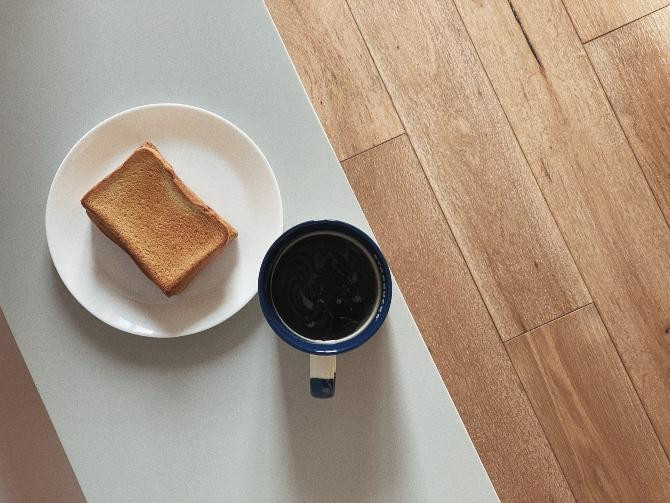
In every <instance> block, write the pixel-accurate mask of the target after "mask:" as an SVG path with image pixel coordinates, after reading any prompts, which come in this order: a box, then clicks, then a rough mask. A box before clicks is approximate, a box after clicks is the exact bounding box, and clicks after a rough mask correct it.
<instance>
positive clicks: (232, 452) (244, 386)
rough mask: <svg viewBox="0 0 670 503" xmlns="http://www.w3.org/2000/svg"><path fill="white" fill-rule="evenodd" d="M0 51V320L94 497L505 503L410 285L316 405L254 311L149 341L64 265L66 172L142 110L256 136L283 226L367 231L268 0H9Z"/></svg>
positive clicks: (295, 363)
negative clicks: (52, 210)
mask: <svg viewBox="0 0 670 503" xmlns="http://www.w3.org/2000/svg"><path fill="white" fill-rule="evenodd" d="M0 47H1V48H2V49H0V163H1V164H0V233H1V239H0V274H1V279H0V306H1V307H2V309H3V311H4V312H5V315H6V317H7V320H8V322H9V325H10V327H11V329H12V332H13V334H14V336H15V338H16V340H17V342H18V344H19V347H20V349H21V351H22V353H23V356H24V358H25V360H26V362H27V364H28V367H29V369H30V372H31V373H32V376H33V379H34V380H35V383H36V385H37V387H38V389H39V392H40V395H41V397H42V399H43V400H44V403H45V405H46V407H47V410H48V412H49V415H50V417H51V419H52V421H53V423H54V426H55V428H56V431H57V432H58V435H59V437H60V439H61V441H62V443H63V446H64V448H65V451H66V453H67V455H68V457H69V459H70V462H71V464H72V466H73V468H74V471H75V473H76V474H77V477H78V479H79V482H80V484H81V487H82V489H83V491H84V494H85V495H86V497H87V498H88V499H89V501H92V502H106V501H109V502H125V501H129V502H130V501H138V502H139V501H143V502H149V501H157V502H158V501H170V502H182V501H183V502H187V501H196V502H200V501H254V502H256V501H258V502H265V501H267V502H275V501H279V502H283V501H286V502H292V501H305V502H329V501H337V502H339V501H343V502H345V501H346V502H358V501H379V502H390V501H401V502H433V501H434V502H445V501H457V502H465V501H477V502H479V501H494V500H496V499H497V497H496V495H495V492H494V490H493V487H492V485H491V483H490V481H489V479H488V477H487V475H486V472H485V471H484V468H483V466H482V464H481V462H480V460H479V458H478V456H477V453H476V451H475V449H474V448H473V446H472V443H471V441H470V438H469V437H468V434H467V433H466V430H465V428H464V427H463V424H462V422H461V419H460V417H459V416H458V413H457V411H456V409H455V407H454V404H453V403H452V401H451V399H450V397H449V395H448V393H447V391H446V389H445V387H444V385H443V383H442V380H441V379H440V376H439V375H438V372H437V370H436V369H435V366H434V364H433V362H432V360H431V358H430V355H429V353H428V351H427V350H426V347H425V345H424V343H423V341H422V339H421V336H420V334H419V333H418V331H417V329H416V326H415V325H414V322H413V320H412V318H411V316H410V314H409V312H408V310H407V307H406V305H405V302H404V300H403V299H402V296H401V295H400V293H399V291H398V290H397V289H396V290H395V293H394V299H393V305H392V309H391V313H390V316H389V318H388V321H387V322H386V324H385V327H384V329H383V330H382V331H381V333H379V334H378V335H377V336H375V338H373V339H372V340H371V341H370V342H369V343H368V344H366V345H365V346H363V347H362V348H360V349H359V350H357V351H354V352H352V353H350V354H346V355H344V356H342V357H341V358H340V359H339V361H338V385H337V386H338V389H337V395H336V397H335V398H334V399H332V400H327V401H319V400H315V399H312V398H310V397H309V394H308V390H307V380H306V379H307V370H308V359H307V356H306V355H304V354H302V353H299V352H298V351H295V350H293V349H291V348H289V347H288V346H287V345H286V344H284V343H283V342H281V341H280V340H279V339H278V338H277V337H275V336H274V335H273V333H272V332H271V331H270V329H269V328H268V327H267V326H266V325H265V323H264V321H263V318H262V316H261V313H260V309H259V306H258V302H257V300H256V299H253V300H252V301H251V302H250V303H249V304H248V305H247V306H246V307H245V308H244V309H243V310H242V311H241V312H240V313H238V314H237V315H236V316H234V317H233V318H232V319H230V320H229V321H228V322H226V323H224V324H222V325H220V326H218V327H215V328H213V329H211V330H209V331H207V332H204V333H201V334H198V335H194V336H188V337H185V338H180V339H173V340H152V339H147V338H142V337H137V336H131V335H126V334H124V333H121V332H119V331H116V330H114V329H112V328H110V327H108V326H106V325H104V324H103V323H101V322H99V321H98V320H97V319H95V318H94V317H93V316H91V315H90V314H89V313H88V312H86V311H85V310H84V309H83V308H81V307H80V306H79V304H78V303H77V302H76V301H75V300H74V298H73V297H72V296H71V295H70V294H69V293H68V291H67V290H66V289H65V287H64V286H63V284H62V283H61V281H60V279H59V277H58V275H57V273H56V271H55V269H54V267H53V266H52V263H51V258H50V257H49V252H48V250H47V246H46V238H45V230H44V210H45V203H46V198H47V193H48V190H49V185H50V183H51V178H52V176H53V174H54V173H55V171H56V169H57V168H58V165H59V164H60V161H61V160H62V159H63V157H64V156H65V154H66V153H67V151H68V150H69V148H70V147H71V146H72V145H73V144H74V143H75V142H76V141H77V140H78V139H79V138H80V137H81V136H82V135H83V134H84V133H85V132H86V131H87V130H88V129H90V128H91V127H93V126H94V125H95V124H97V123H98V122H99V121H101V120H103V119H105V118H106V117H109V116H110V115H113V114H114V113H116V112H119V111H121V110H124V109H127V108H130V107H133V106H136V105H141V104H146V103H156V102H178V103H187V104H191V105H196V106H199V107H203V108H206V109H209V110H212V111H213V112H216V113H218V114H220V115H222V116H224V117H226V118H228V119H229V120H231V121H232V122H234V123H235V124H237V125H238V126H240V127H241V128H242V129H243V130H244V131H246V132H247V133H248V134H249V135H250V136H251V137H252V138H253V139H254V140H255V141H256V143H257V144H258V145H259V146H260V148H261V149H262V150H263V152H264V153H265V155H266V156H267V158H268V160H269V162H270V164H271V165H272V167H273V169H274V171H275V173H276V175H277V179H278V181H279V185H280V189H281V192H282V196H283V202H284V211H285V214H284V219H285V225H286V226H290V225H293V224H296V223H298V222H301V221H303V220H308V219H312V218H319V217H331V218H339V219H342V220H346V221H349V222H351V223H353V224H355V225H358V226H360V227H362V228H364V229H366V230H369V227H368V225H367V223H366V221H365V218H364V216H363V214H362V212H361V210H360V208H359V206H358V203H357V202H356V199H355V197H354V195H353V193H352V191H351V189H350V187H349V185H348V183H347V180H346V178H345V176H344V174H343V173H342V171H341V168H340V166H339V163H338V162H337V159H336V157H335V156H334V154H333V152H332V149H331V148H330V145H329V143H328V140H327V139H326V137H325V135H324V133H323V130H322V128H321V127H320V125H319V122H318V119H317V117H316V116H315V114H314V111H313V109H312V107H311V105H310V104H309V101H308V99H307V97H306V95H305V93H304V91H303V89H302V86H301V84H300V82H299V80H298V77H297V75H296V73H295V71H294V69H293V67H292V65H291V62H290V60H289V58H288V56H287V54H286V51H285V49H284V47H283V45H282V43H281V40H280V38H279V36H278V34H277V32H276V30H275V28H274V26H273V24H272V21H271V19H270V17H269V15H268V13H267V11H266V9H265V6H264V5H263V3H262V2H261V1H259V0H256V1H244V0H240V1H235V2H226V1H221V0H218V1H203V2H191V1H189V2H179V1H169V2H168V1H164V2H148V1H137V0H134V1H127V0H126V1H111V0H110V1H107V2H101V1H95V2H93V1H81V2H75V1H69V2H55V1H45V2H42V1H31V2H26V1H7V0H4V1H2V2H0ZM437 294H438V295H439V292H437ZM35 476H36V477H39V474H35Z"/></svg>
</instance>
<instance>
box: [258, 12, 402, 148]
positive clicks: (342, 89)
mask: <svg viewBox="0 0 670 503" xmlns="http://www.w3.org/2000/svg"><path fill="white" fill-rule="evenodd" d="M266 5H267V7H268V9H269V11H270V13H271V14H272V18H273V20H274V22H275V24H276V25H277V28H278V29H279V32H280V34H281V37H282V40H283V41H284V44H285V45H286V48H287V49H288V51H289V53H290V55H291V58H292V59H293V62H294V64H295V66H296V69H297V70H298V73H299V74H300V78H301V80H302V83H303V85H304V86H305V88H306V90H307V93H308V94H309V97H310V99H311V101H312V104H313V105H314V108H315V110H316V112H317V114H318V115H319V119H320V120H321V123H322V124H323V127H324V129H325V130H326V133H327V134H328V137H329V138H330V142H331V144H332V145H333V148H334V149H335V152H336V154H337V156H338V158H339V159H340V160H342V159H346V158H347V157H351V156H352V155H354V154H357V153H359V152H362V151H363V150H366V149H368V148H370V147H373V146H375V145H379V144H380V143H382V142H384V141H386V140H388V139H390V138H393V137H395V136H398V135H399V134H401V133H402V132H403V128H402V125H401V123H400V120H399V119H398V115H397V114H396V111H395V109H394V107H393V103H392V102H391V100H390V98H389V96H388V93H387V92H386V89H385V88H384V85H383V83H382V81H381V79H380V78H379V74H378V73H377V70H376V68H375V67H374V63H373V62H372V59H371V58H370V54H369V53H368V50H367V48H366V47H365V44H364V42H363V40H362V39H361V35H360V33H359V32H358V29H357V28H356V24H355V22H354V20H353V18H352V16H351V12H350V11H349V8H348V7H347V4H346V2H345V0H332V1H331V0H328V1H323V0H318V1H310V2H304V1H300V0H266Z"/></svg>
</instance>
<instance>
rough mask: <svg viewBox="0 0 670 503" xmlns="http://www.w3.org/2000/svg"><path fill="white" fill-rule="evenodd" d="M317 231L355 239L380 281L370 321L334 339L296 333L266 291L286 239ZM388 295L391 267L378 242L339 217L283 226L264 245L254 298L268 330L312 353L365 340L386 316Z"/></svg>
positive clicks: (336, 349) (343, 349)
mask: <svg viewBox="0 0 670 503" xmlns="http://www.w3.org/2000/svg"><path fill="white" fill-rule="evenodd" d="M318 231H335V232H340V233H342V234H344V235H346V236H348V237H350V238H352V239H354V240H356V242H357V243H359V244H360V245H362V246H363V247H365V248H366V249H367V251H368V252H369V253H370V254H371V255H372V257H373V258H374V259H375V262H376V263H377V267H378V268H379V274H380V277H381V283H382V285H381V287H382V291H381V301H380V304H379V307H378V308H377V311H376V314H375V315H374V318H373V319H372V321H371V322H370V323H369V324H368V325H367V326H366V327H365V328H364V329H363V330H361V331H360V333H358V334H356V335H355V336H353V337H351V336H348V337H345V338H343V339H340V340H336V341H334V342H324V341H312V340H310V339H307V338H305V337H302V336H300V335H298V334H296V333H295V332H294V331H293V330H291V329H290V328H289V327H288V326H287V325H286V324H285V323H284V321H283V320H282V319H281V318H280V317H279V315H278V313H277V311H276V310H275V309H274V307H273V305H272V300H271V299H270V295H269V293H268V292H267V286H268V285H267V284H268V280H269V272H270V267H271V266H272V265H273V262H274V260H275V258H276V256H277V254H278V253H279V252H280V251H281V250H282V249H283V247H284V246H285V245H286V243H287V242H289V241H290V240H291V239H292V238H297V237H300V236H302V235H303V234H308V233H310V232H318ZM391 295H392V284H391V271H390V269H389V266H388V264H387V262H386V258H385V257H384V255H383V254H382V252H381V250H380V249H379V246H377V243H375V242H374V240H373V239H372V238H371V237H370V236H369V235H368V234H367V233H365V232H363V231H362V230H361V229H359V228H358V227H355V226H353V225H351V224H348V223H346V222H342V221H340V220H331V219H323V220H308V221H306V222H302V223H300V224H297V225H294V226H293V227H291V228H290V229H288V230H286V231H285V232H284V233H283V234H282V235H281V236H279V237H278V238H277V239H276V240H275V241H274V242H273V243H272V245H271V246H270V248H268V251H267V252H266V253H265V256H264V257H263V261H262V263H261V268H260V271H259V273H258V300H259V302H260V305H261V311H262V312H263V316H264V317H265V319H266V321H267V322H268V324H269V325H270V327H271V328H272V330H273V331H274V332H275V333H276V334H277V335H278V336H279V337H281V338H282V339H283V340H284V341H285V342H286V343H288V344H290V345H291V346H293V347H294V348H296V349H299V350H300V351H304V352H305V353H310V354H315V355H333V354H340V353H344V352H346V351H351V350H352V349H355V348H357V347H359V346H360V345H362V344H363V343H365V342H366V341H367V340H368V339H370V338H371V337H372V336H373V335H374V334H375V333H376V332H377V330H379V328H380V327H381V325H382V323H383V322H384V320H385V319H386V316H387V314H388V312H389V309H390V306H391Z"/></svg>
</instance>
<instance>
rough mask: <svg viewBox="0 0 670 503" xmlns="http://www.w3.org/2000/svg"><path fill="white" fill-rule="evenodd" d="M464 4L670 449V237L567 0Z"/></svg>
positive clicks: (465, 0) (552, 202)
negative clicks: (574, 24)
mask: <svg viewBox="0 0 670 503" xmlns="http://www.w3.org/2000/svg"><path fill="white" fill-rule="evenodd" d="M457 1H458V5H459V7H460V11H461V12H462V14H463V18H464V20H465V23H466V25H467V27H468V30H469V32H470V34H471V36H472V38H473V40H474V43H475V45H476V47H477V49H478V51H479V55H480V57H481V60H482V62H483V64H484V66H485V68H486V70H487V72H488V75H489V77H490V78H491V81H492V83H493V86H494V88H495V90H496V92H497V94H498V96H499V98H500V101H501V103H502V105H503V108H504V109H505V111H506V112H507V116H508V117H509V120H510V123H511V124H512V127H513V128H514V131H515V132H516V134H517V137H518V138H519V141H520V143H521V146H522V148H523V149H524V152H525V154H526V157H527V158H528V160H529V162H530V166H531V168H532V169H533V171H534V173H535V176H536V178H537V179H538V182H539V183H540V186H541V187H542V191H543V192H544V195H545V197H546V199H547V201H548V203H549V205H550V207H551V208H552V210H553V214H554V216H555V218H556V220H557V221H558V224H559V227H560V228H561V231H562V233H563V236H564V237H565V239H566V241H567V243H568V245H569V247H570V249H571V251H572V254H573V256H574V258H575V260H576V262H577V265H578V266H579V269H580V271H581V272H582V274H583V276H584V279H585V281H586V283H587V285H588V287H589V290H590V291H591V294H592V295H593V298H594V300H595V302H596V304H597V306H598V308H599V310H600V313H601V314H602V316H603V320H604V322H605V325H606V326H607V327H608V329H609V332H610V334H611V336H612V338H613V340H614V343H615V345H616V347H617V349H618V350H619V352H620V354H621V357H622V359H623V361H624V364H625V365H626V368H627V369H628V372H629V373H630V375H631V378H632V380H633V383H634V384H635V387H636V388H637V391H638V392H639V394H640V396H641V398H642V402H643V403H644V406H645V407H646V409H647V411H648V413H649V415H650V417H651V420H652V423H653V424H654V427H655V428H656V431H657V432H658V434H659V436H660V438H661V442H662V443H663V444H664V446H665V449H666V450H668V451H670V408H669V407H668V404H669V403H670V337H669V336H668V335H667V334H666V327H667V326H668V325H670V289H669V288H668V285H669V284H670V232H669V231H668V226H667V225H666V222H665V220H664V219H663V215H662V214H661V212H660V211H659V209H658V207H657V205H656V202H655V201H654V198H653V195H652V194H651V191H650V190H649V187H648V186H647V183H646V181H645V180H644V176H643V174H642V172H641V171H640V168H639V166H638V165H637V162H636V160H635V158H634V156H633V153H632V151H631V149H630V147H629V145H628V143H627V142H626V138H625V137H624V135H623V132H622V131H621V129H620V127H619V125H618V123H617V121H616V117H615V116H614V114H613V112H612V110H611V108H610V107H609V104H608V101H607V98H606V97H605V95H604V93H603V91H602V89H601V87H600V85H599V83H598V80H597V77H596V75H595V73H594V71H593V69H592V67H591V65H590V63H589V60H588V57H587V56H586V54H585V52H584V50H583V48H582V46H581V44H580V42H579V39H578V38H577V35H576V33H575V32H574V30H573V28H572V26H571V24H570V20H569V18H568V16H567V14H566V12H565V10H564V8H563V6H562V4H561V2H560V0H525V1H523V2H521V1H514V2H513V3H512V4H510V3H509V2H508V1H507V0H498V1H491V2H477V1H474V0H457ZM512 6H513V7H514V11H513V9H512ZM491 26H496V30H491V29H490V27H491Z"/></svg>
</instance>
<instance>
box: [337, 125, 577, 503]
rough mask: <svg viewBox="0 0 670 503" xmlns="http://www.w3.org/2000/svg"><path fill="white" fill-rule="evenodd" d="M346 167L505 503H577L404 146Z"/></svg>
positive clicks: (395, 144) (392, 145)
mask: <svg viewBox="0 0 670 503" xmlns="http://www.w3.org/2000/svg"><path fill="white" fill-rule="evenodd" d="M343 167H344V170H345V172H346V173H347V176H348V178H349V181H350V182H351V185H352V187H353V188H354V191H355V192H356V195H357V197H358V199H359V201H360V202H361V205H362V207H363V211H364V212H365V215H366V217H367V218H368V221H369V222H370V225H371V226H372V228H373V230H374V232H375V235H376V237H377V239H378V240H379V243H380V245H381V247H382V249H383V251H384V253H385V255H386V257H387V258H388V260H389V262H390V264H391V268H392V269H393V272H394V275H395V278H396V280H397V281H398V284H399V286H400V288H401V289H402V291H403V293H404V294H405V298H406V300H407V303H408V304H409V307H410V309H411V311H412V314H413V315H414V318H415V320H416V322H417V324H418V326H419V329H420V330H421V333H422V335H423V337H424V340H425V341H426V344H427V345H428V349H429V350H430V352H431V354H432V356H433V358H434V360H435V363H436V364H437V367H438V369H439V370H440V373H441V374H442V378H443V379H444V381H445V383H446V384H447V386H448V388H449V392H450V393H451V396H452V398H453V399H454V402H455V404H456V406H457V408H458V410H459V413H460V414H461V417H462V418H463V421H464V423H465V425H466V427H467V429H468V431H469V433H470V436H471V438H472V440H473V442H474V444H475V447H476V448H477V451H478V452H479V455H480V457H481V459H482V461H483V463H484V465H485V467H486V469H487V471H488V473H489V476H490V477H491V480H492V482H493V484H494V486H495V488H496V490H497V492H498V495H499V496H500V497H501V499H502V500H503V501H570V500H572V496H571V493H570V491H569V489H568V486H567V484H566V482H565V479H564V478H563V475H562V474H561V471H560V469H559V467H558V464H557V462H556V459H555V457H554V455H553V454H552V452H551V450H550V449H549V446H548V444H547V440H546V438H545V436H544V433H543V432H542V430H541V428H540V427H539V424H538V422H537V419H536V417H535V415H534V413H533V411H532V409H531V407H530V405H529V403H528V399H527V398H526V396H525V395H524V393H523V391H522V390H521V387H520V384H519V381H518V377H517V376H516V374H515V372H514V369H513V367H512V365H511V363H510V361H509V358H508V356H507V353H506V352H505V349H504V348H503V346H502V343H501V341H500V338H499V336H498V334H497V333H496V330H495V327H494V326H493V323H492V322H491V319H490V317H489V316H488V313H487V312H486V307H485V306H484V304H483V302H482V299H481V297H480V296H479V293H478V291H477V288H476V285H475V284H474V282H473V280H472V277H471V276H470V273H469V272H468V269H467V267H466V265H465V262H464V260H463V257H462V256H461V254H460V252H459V250H458V247H457V246H456V243H455V242H454V239H453V237H452V235H451V231H450V230H449V227H448V225H447V222H446V220H445V219H444V216H443V214H442V212H441V210H440V206H439V204H438V202H437V200H436V199H435V196H434V195H433V193H432V191H431V188H430V186H429V184H428V181H427V179H426V178H425V175H424V173H423V171H422V169H421V166H420V164H419V162H418V160H417V158H416V156H415V155H414V152H413V150H412V147H411V145H410V143H409V141H408V140H407V137H406V136H404V135H403V136H401V137H400V138H396V139H394V140H392V141H390V142H388V143H385V144H384V145H381V146H379V147H376V148H374V149H372V150H370V151H368V152H365V153H363V154H360V155H358V156H356V157H354V158H353V159H350V160H348V161H346V162H344V163H343Z"/></svg>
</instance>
